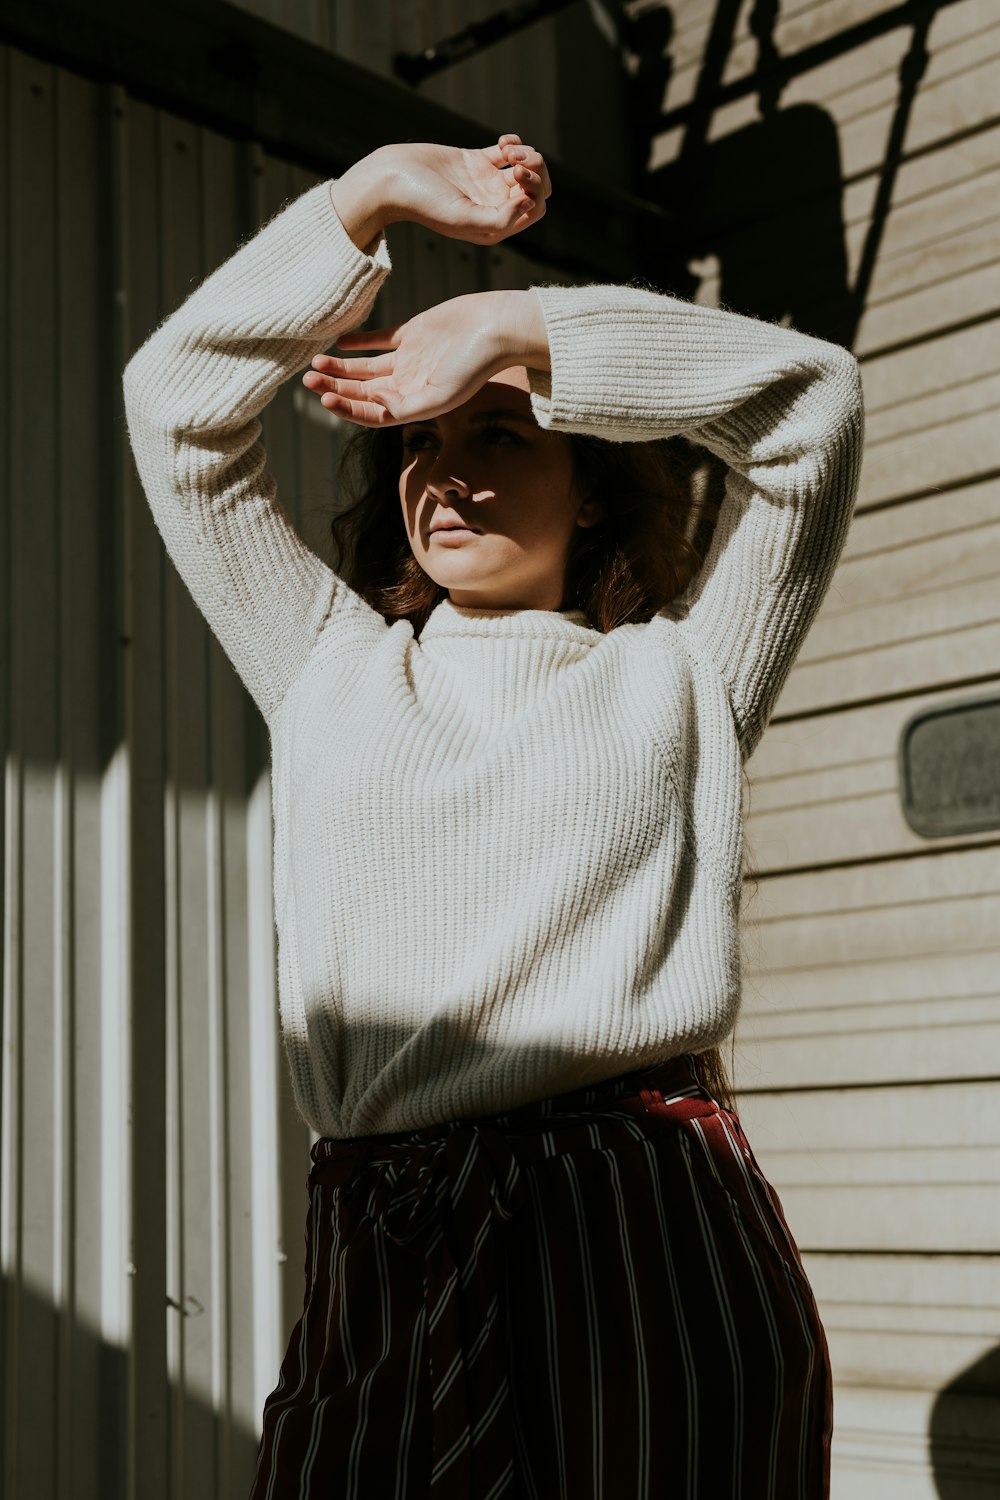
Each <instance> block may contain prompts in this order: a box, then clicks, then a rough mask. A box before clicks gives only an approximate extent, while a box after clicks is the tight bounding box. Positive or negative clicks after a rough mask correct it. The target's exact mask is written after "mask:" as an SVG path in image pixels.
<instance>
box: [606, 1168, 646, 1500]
mask: <svg viewBox="0 0 1000 1500" xmlns="http://www.w3.org/2000/svg"><path fill="white" fill-rule="evenodd" d="M608 1166H609V1168H610V1171H611V1181H612V1184H613V1186H614V1190H615V1200H616V1203H617V1206H618V1236H619V1240H620V1242H621V1247H622V1258H623V1260H624V1262H625V1274H626V1278H627V1281H628V1293H629V1302H630V1304H631V1307H632V1332H633V1335H634V1337H635V1365H636V1369H637V1371H638V1372H639V1378H640V1381H641V1385H640V1390H639V1412H638V1418H639V1439H638V1459H639V1484H638V1488H637V1490H636V1500H648V1496H649V1464H650V1457H651V1454H650V1441H649V1438H650V1431H649V1423H650V1416H651V1411H650V1395H649V1370H648V1368H647V1364H646V1345H645V1340H644V1339H643V1337H642V1318H641V1316H640V1314H639V1293H638V1289H637V1287H636V1281H635V1265H634V1263H633V1260H632V1246H631V1243H630V1241H629V1235H628V1225H627V1222H626V1217H625V1200H624V1197H623V1194H622V1185H621V1178H620V1176H619V1173H618V1162H617V1160H616V1158H615V1155H614V1153H613V1152H609V1153H608Z"/></svg>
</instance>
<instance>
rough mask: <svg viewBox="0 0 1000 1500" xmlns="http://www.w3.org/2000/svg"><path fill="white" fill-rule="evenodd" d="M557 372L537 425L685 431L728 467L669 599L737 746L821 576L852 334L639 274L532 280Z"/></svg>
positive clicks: (538, 388)
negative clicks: (649, 285)
mask: <svg viewBox="0 0 1000 1500" xmlns="http://www.w3.org/2000/svg"><path fill="white" fill-rule="evenodd" d="M534 290H535V292H536V294H537V296H538V297H539V299H540V301H541V304H542V310H543V314H544V318H545V323H546V328H547V331H548V338H549V348H550V352H551V370H552V373H551V377H548V376H543V375H541V374H532V377H531V379H532V405H533V408H534V411H535V416H536V418H537V420H538V421H539V423H540V424H541V425H542V426H543V427H549V428H553V429H557V430H563V431H570V432H583V433H589V434H592V435H594V436H596V437H601V438H605V439H610V440H612V441H630V442H635V441H645V440H649V439H652V438H659V437H668V436H672V435H684V436H686V437H688V438H690V439H691V440H692V441H693V442H696V443H699V444H701V445H702V446H703V447H705V448H707V449H709V450H710V451H711V452H712V453H714V454H716V455H717V456H718V457H720V458H721V459H722V460H723V461H724V462H725V464H726V466H727V475H726V490H725V499H724V501H723V506H722V511H721V514H720V516H719V520H718V523H717V525H716V528H715V533H714V536H713V539H712V544H711V547H710V549H709V552H708V555H707V557H706V559H705V562H704V564H703V566H702V568H701V570H700V571H699V573H698V575H697V576H696V578H695V579H694V580H693V582H692V584H691V585H690V586H689V588H688V590H687V591H686V593H685V595H684V596H683V597H682V598H681V599H680V600H677V601H675V602H674V603H673V604H672V605H671V606H670V607H669V609H667V610H665V611H663V613H665V614H668V615H669V616H670V617H671V618H673V619H675V620H677V621H678V623H679V627H680V628H681V629H682V630H683V631H684V632H685V633H686V634H687V638H688V641H689V643H690V649H691V650H692V652H693V653H698V654H700V655H701V656H702V657H707V658H708V659H709V661H710V662H711V663H713V664H714V666H715V667H716V668H717V670H718V671H719V672H720V673H721V676H722V678H723V681H724V683H725V685H726V690H727V693H728V696H729V701H730V704H731V707H732V711H733V714H734V718H735V721H736V727H737V733H738V735H739V739H740V744H741V748H742V752H743V756H744V758H747V757H748V756H749V755H750V754H751V752H752V751H753V749H754V747H755V745H756V744H757V741H758V740H759V738H760V736H761V734H762V733H763V731H764V728H765V726H766V724H767V721H768V718H769V716H770V713H771V710H772V708H773V706H774V702H775V700H776V698H777V696H778V692H779V690H780V688H781V686H782V683H783V682H784V680H785V678H786V676H787V674H788V671H789V669H790V667H791V665H792V662H793V661H794V659H795V656H796V654H797V652H798V650H799V647H800V645H801V643H802V639H803V637H804V635H805V633H806V631H807V629H808V628H809V625H810V624H811V622H812V620H813V617H814V616H815V613H816V610H817V609H818V607H819V604H820V601H821V599H822V597H823V595H824V593H825V592H826V589H827V587H828V585H829V582H830V579H831V576H832V574H833V570H834V568H835V566H836V563H837V559H838V557H839V556H840V552H841V549H842V547H843V544H844V540H845V537H846V534H847V527H848V524H849V521H850V518H851V513H852V510H853V506H854V500H855V496H856V493H857V486H858V475H859V470H860V463H861V447H862V435H863V411H862V401H861V383H860V377H859V372H858V366H857V361H856V360H855V359H854V356H853V355H852V354H850V352H849V351H848V350H846V349H843V348H841V347H839V346H838V345H836V344H829V343H826V342H825V341H823V340H821V339H817V338H812V337H810V336H808V335H806V334H802V333H798V332H796V331H794V330H793V329H789V328H783V327H780V326H777V325H775V324H771V323H765V322H762V321H760V320H758V319H756V318H750V317H744V316H743V315H742V314H739V313H733V312H728V311H722V310H720V309H718V308H712V307H702V306H698V305H696V304H693V303H689V302H685V301H682V300H680V299H678V298H674V297H669V296H666V295H662V294H659V293H656V292H651V291H648V290H646V289H643V288H638V287H614V286H587V287H536V288H535V289H534Z"/></svg>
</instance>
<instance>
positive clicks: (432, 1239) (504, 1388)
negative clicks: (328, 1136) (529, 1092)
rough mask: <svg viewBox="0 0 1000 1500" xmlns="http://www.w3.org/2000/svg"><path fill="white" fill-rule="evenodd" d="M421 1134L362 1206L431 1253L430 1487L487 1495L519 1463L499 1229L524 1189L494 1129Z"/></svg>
mask: <svg viewBox="0 0 1000 1500" xmlns="http://www.w3.org/2000/svg"><path fill="white" fill-rule="evenodd" d="M442 1129H443V1130H444V1132H445V1133H444V1134H441V1130H442ZM423 1134H424V1133H423V1132H418V1134H417V1136H416V1138H414V1137H411V1138H410V1139H409V1140H408V1141H407V1142H405V1143H403V1144H402V1145H401V1146H399V1147H397V1148H396V1155H395V1159H393V1156H391V1155H390V1156H389V1157H388V1158H387V1159H385V1160H380V1161H379V1163H378V1164H379V1165H380V1166H381V1167H382V1171H381V1172H380V1174H379V1177H378V1180H377V1181H376V1183H375V1184H374V1186H373V1187H372V1188H371V1190H370V1192H369V1197H368V1202H367V1212H368V1214H369V1215H370V1217H371V1218H372V1219H373V1220H374V1221H375V1222H376V1223H377V1224H378V1225H379V1226H380V1227H381V1228H382V1230H383V1231H384V1233H385V1234H386V1235H388V1237H389V1239H390V1240H391V1241H392V1242H393V1243H394V1244H396V1245H398V1246H400V1247H401V1248H403V1249H405V1250H407V1251H409V1252H410V1253H412V1254H420V1253H423V1255H424V1257H425V1260H426V1269H425V1278H426V1279H425V1294H424V1295H425V1310H426V1333H427V1339H428V1352H429V1368H430V1382H431V1400H432V1413H433V1414H432V1424H433V1453H434V1459H433V1469H432V1473H431V1491H430V1492H431V1494H432V1495H433V1496H435V1497H438V1500H443V1497H446V1496H452V1495H454V1496H456V1497H457V1496H461V1497H462V1500H466V1497H468V1496H469V1495H476V1496H480V1497H481V1500H492V1497H494V1496H500V1495H501V1494H503V1493H505V1492H506V1491H507V1489H508V1487H509V1485H510V1484H511V1482H512V1476H513V1466H514V1433H513V1419H512V1411H511V1399H510V1389H509V1385H508V1378H507V1366H506V1358H505V1356H506V1349H505V1346H504V1343H503V1341H502V1340H501V1339H499V1338H495V1337H493V1328H494V1324H496V1323H497V1320H498V1319H500V1318H502V1315H503V1309H502V1307H501V1306H500V1296H501V1294H502V1288H503V1285H504V1277H503V1270H502V1253H501V1252H500V1251H499V1246H498V1243H497V1234H498V1231H502V1228H503V1226H504V1225H505V1224H507V1223H508V1222H509V1221H510V1220H511V1219H512V1218H513V1216H514V1215H515V1214H516V1213H517V1211H518V1209H519V1208H520V1206H521V1204H522V1202H523V1199H524V1185H523V1182H522V1178H521V1172H520V1169H519V1167H518V1163H517V1159H516V1157H515V1155H514V1152H513V1150H512V1148H511V1145H510V1142H509V1141H508V1139H507V1138H506V1137H505V1136H504V1135H503V1134H502V1133H501V1132H500V1131H499V1130H496V1129H493V1128H492V1127H490V1126H489V1125H486V1124H482V1123H476V1122H474V1121H456V1122H452V1123H450V1124H448V1125H447V1126H444V1127H440V1128H438V1129H437V1130H436V1131H435V1134H434V1136H433V1137H432V1138H431V1139H421V1136H422V1135H423ZM372 1165H375V1163H374V1162H373V1163H372Z"/></svg>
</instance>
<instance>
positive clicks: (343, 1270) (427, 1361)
mask: <svg viewBox="0 0 1000 1500" xmlns="http://www.w3.org/2000/svg"><path fill="white" fill-rule="evenodd" d="M312 1159H313V1167H312V1171H311V1173H310V1176H309V1200H310V1212H309V1219H308V1223H307V1229H306V1295H305V1303H304V1307H303V1310H302V1315H301V1317H300V1318H299V1321H298V1322H297V1323H296V1325H295V1328H294V1329H293V1331H292V1335H291V1339H290V1342H289V1345H288V1351H287V1353H286V1355H285V1359H284V1362H283V1364H282V1367H281V1375H280V1379H279V1383H278V1386H277V1388H276V1389H275V1390H274V1392H273V1393H272V1394H271V1395H270V1396H269V1397H268V1400H267V1402H266V1405H265V1408H264V1419H263V1436H262V1439H261V1445H260V1452H259V1456H258V1462H257V1472H256V1477H255V1480H254V1484H253V1488H252V1490H251V1500H306V1497H309V1500H319V1497H323V1500H501V1497H507V1500H514V1497H517V1500H522V1497H523V1500H599V1497H600V1500H649V1497H653V1496H656V1497H657V1500H824V1497H826V1496H827V1495H828V1493H829V1467H830V1436H831V1428H832V1396H831V1380H830V1368H829V1358H828V1352H827V1346H826V1339H825V1337H824V1334H823V1329H822V1325H821V1323H820V1319H819V1315H818V1313H817V1310H816V1304H815V1302H814V1300H813V1296H812V1292H811V1290H810V1287H809V1283H808V1280H807V1278H806V1274H805V1272H804V1270H803V1268H802V1263H801V1260H800V1258H799V1254H798V1251H797V1249H796V1246H795V1243H794V1241H793V1239H792V1236H791V1234H790V1232H789V1230H788V1226H787V1224H786V1223H785V1219H784V1215H783V1213H782V1210H781V1206H780V1204H779V1201H778V1198H777V1195H776V1194H775V1191H774V1189H773V1188H772V1187H771V1186H770V1185H769V1183H768V1182H767V1181H766V1179H765V1178H764V1176H763V1174H762V1172H761V1170H760V1168H759V1167H758V1165H757V1163H756V1161H755V1159H754V1156H753V1153H752V1151H751V1149H750V1146H749V1145H748V1143H747V1140H746V1137H745V1136H744V1134H743V1131H742V1129H741V1128H740V1125H739V1121H738V1120H737V1118H736V1116H735V1115H734V1114H732V1113H730V1112H728V1111H726V1110H724V1109H722V1108H721V1107H720V1106H719V1105H718V1104H717V1103H716V1102H715V1101H714V1100H713V1099H711V1098H710V1097H709V1096H708V1095H707V1094H706V1092H705V1091H704V1090H703V1089H702V1088H701V1087H700V1086H699V1084H698V1082H697V1079H696V1076H695V1073H694V1068H693V1066H692V1064H691V1061H690V1059H689V1058H680V1059H675V1060H673V1061H670V1062H667V1063H662V1064H658V1065H657V1066H656V1067H654V1068H652V1069H649V1070H647V1071H644V1072H642V1073H633V1074H630V1075H624V1076H622V1077H619V1078H614V1079H610V1080H608V1081H607V1082H604V1083H600V1084H597V1085H594V1086H593V1087H591V1088H588V1089H583V1090H580V1091H578V1092H574V1093H571V1094H563V1095H559V1096H556V1097H554V1098H551V1099H546V1100H541V1101H539V1102H538V1103H533V1104H530V1105H526V1106H523V1107H521V1108H518V1109H515V1110H511V1111H510V1112H509V1113H507V1114H503V1115H493V1116H489V1117H485V1116H484V1117H478V1118H475V1119H466V1120H462V1121H454V1122H450V1123H447V1124H444V1125H441V1126H436V1127H428V1128H425V1129H421V1130H417V1131H413V1132H409V1133H406V1134H400V1135H381V1136H369V1137H363V1138H358V1139H352V1140H320V1141H318V1142H317V1143H316V1145H315V1146H314V1147H313V1150H312Z"/></svg>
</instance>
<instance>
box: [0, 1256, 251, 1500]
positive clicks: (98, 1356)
mask: <svg viewBox="0 0 1000 1500" xmlns="http://www.w3.org/2000/svg"><path fill="white" fill-rule="evenodd" d="M0 1297H2V1318H0V1335H2V1338H0V1342H2V1347H3V1349H4V1359H3V1361H2V1362H0V1410H2V1411H3V1414H4V1417H3V1421H2V1422H0V1444H3V1443H4V1442H5V1441H6V1449H5V1451H0V1490H2V1492H3V1493H4V1494H5V1495H6V1494H9V1495H10V1496H11V1500H14V1497H21V1500H28V1497H31V1500H45V1497H54V1496H56V1495H69V1494H72V1495H73V1496H75V1497H77V1500H127V1497H128V1496H129V1495H141V1496H146V1497H151V1496H167V1495H175V1494H184V1495H191V1496H196V1495H205V1496H209V1495H210V1496H212V1497H213V1500H245V1496H246V1495H247V1493H248V1492H249V1489H250V1485H251V1482H252V1480H253V1475H254V1468H255V1466H256V1462H257V1449H258V1445H259V1439H258V1435H257V1433H256V1432H254V1431H251V1430H249V1428H247V1427H245V1426H242V1425H240V1423H239V1422H238V1421H236V1420H234V1419H232V1418H229V1419H227V1416H226V1414H225V1412H223V1411H220V1410H215V1409H213V1407H212V1405H211V1404H210V1402H209V1401H208V1400H201V1399H199V1398H198V1397H196V1396H194V1395H192V1393H191V1392H190V1391H187V1390H182V1389H180V1388H178V1387H177V1386H176V1385H174V1384H172V1383H171V1382H170V1380H169V1379H168V1376H167V1373H166V1370H165V1368H163V1366H162V1364H161V1363H160V1362H159V1361H157V1367H156V1369H155V1371H151V1370H149V1369H146V1370H145V1371H135V1370H134V1369H133V1367H132V1357H131V1356H130V1354H129V1352H128V1350H127V1349H124V1348H121V1347H118V1346H116V1345H115V1344H112V1343H110V1342H109V1341H108V1340H107V1339H105V1338H103V1337H102V1336H101V1335H100V1333H98V1332H97V1331H96V1330H95V1329H94V1328H92V1327H91V1326H89V1325H88V1324H87V1323H86V1322H84V1321H82V1320H81V1319H79V1318H75V1317H73V1316H72V1314H70V1313H67V1312H66V1311H65V1310H62V1309H60V1308H57V1307H55V1306H53V1304H52V1303H51V1301H48V1300H47V1299H46V1298H44V1297H42V1296H40V1295H39V1294H38V1293H36V1292H34V1291H33V1290H32V1289H31V1288H29V1287H26V1286H24V1285H23V1284H22V1285H21V1286H16V1285H15V1283H14V1282H13V1281H12V1280H11V1279H9V1278H4V1280H3V1283H2V1285H0ZM170 1315H171V1313H170V1310H169V1308H164V1324H165V1325H166V1319H167V1317H168V1316H170ZM174 1315H179V1314H176V1313H175V1314H174ZM130 1384H131V1385H132V1386H133V1387H134V1401H135V1404H136V1413H135V1417H134V1420H133V1421H131V1422H130V1420H129V1406H130V1398H129V1387H130ZM164 1434H165V1435H166V1437H165V1440H164V1436H163V1435H164ZM151 1439H152V1440H153V1442H155V1447H154V1446H153V1445H152V1443H151V1441H150V1440H151ZM8 1481H9V1482H10V1486H11V1487H10V1489H9V1491H8V1490H7V1489H5V1488H4V1485H5V1483H6V1482H8Z"/></svg>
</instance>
